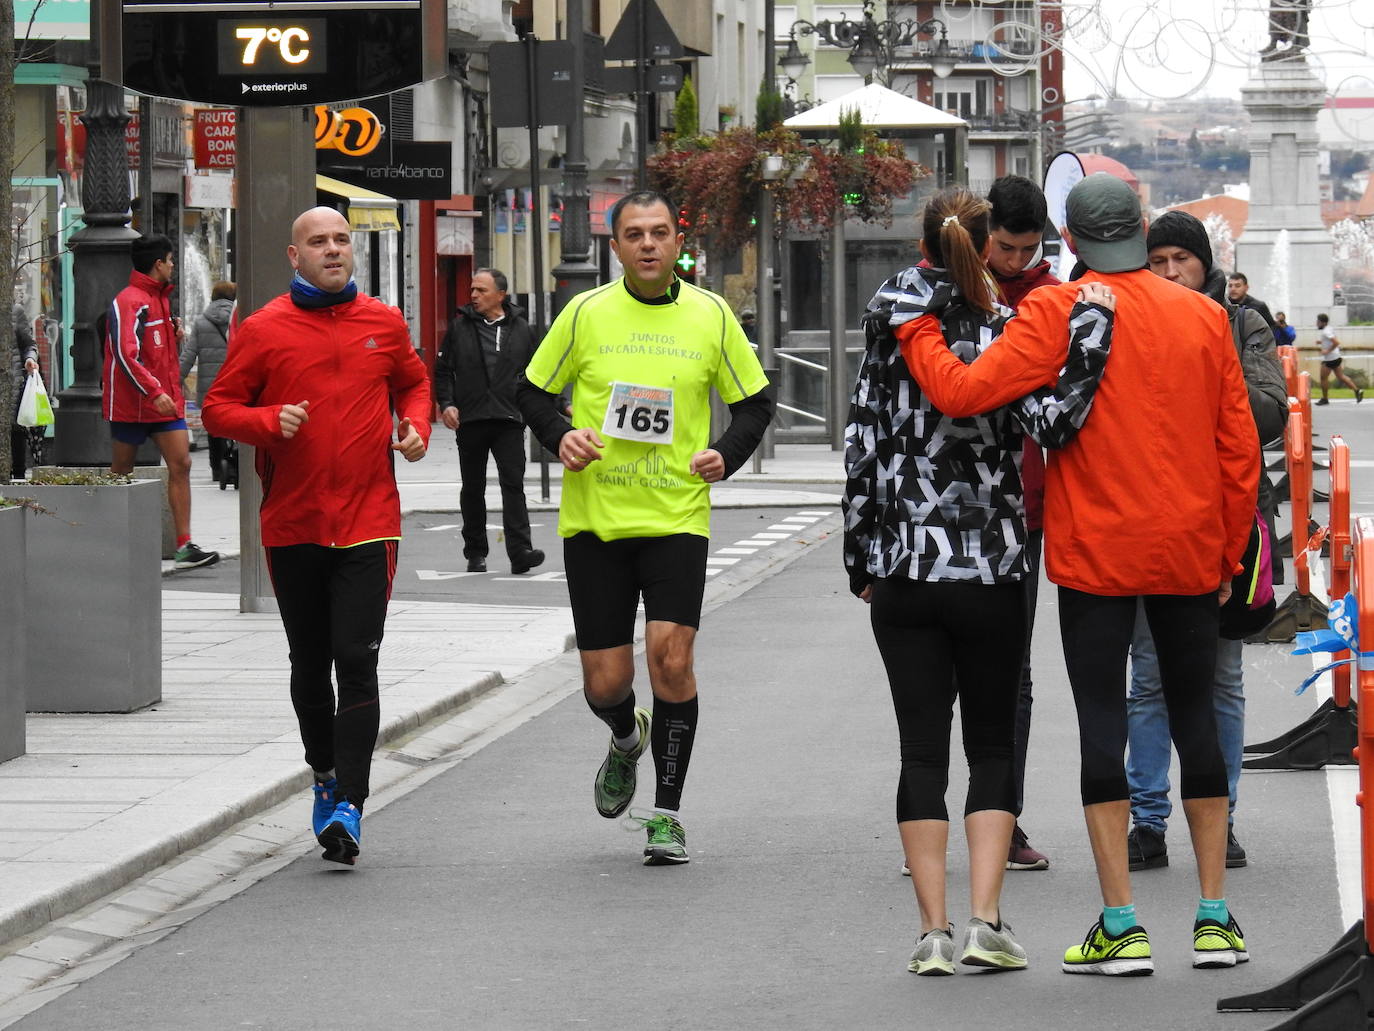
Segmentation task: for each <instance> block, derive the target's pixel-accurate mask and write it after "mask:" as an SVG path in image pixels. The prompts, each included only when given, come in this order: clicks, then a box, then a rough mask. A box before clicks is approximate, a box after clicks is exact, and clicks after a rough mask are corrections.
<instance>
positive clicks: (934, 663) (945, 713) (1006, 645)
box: [869, 577, 1025, 823]
mask: <svg viewBox="0 0 1374 1031" xmlns="http://www.w3.org/2000/svg"><path fill="white" fill-rule="evenodd" d="M869 611H870V618H871V620H872V624H873V637H874V640H875V641H876V642H877V645H878V651H879V653H880V654H881V655H882V658H883V665H884V666H885V667H886V669H887V679H888V685H889V687H890V688H891V690H892V705H893V708H894V710H895V711H896V714H897V735H898V738H899V740H900V743H901V756H902V771H901V776H900V779H899V780H898V783H897V822H899V823H901V822H904V821H907V820H948V819H949V814H948V811H947V810H946V808H945V789H946V788H947V787H948V786H949V736H950V729H951V726H952V723H953V719H954V700H955V698H956V697H958V698H959V700H960V702H959V718H960V722H961V724H962V728H963V738H964V756H965V758H966V759H967V760H968V768H969V787H968V796H967V798H966V800H965V802H964V813H965V815H967V814H968V813H974V812H979V811H981V810H984V809H999V810H1002V811H1004V812H1011V811H1012V807H1013V806H1014V805H1015V802H1016V798H1015V785H1014V783H1013V776H1012V750H1013V746H1012V739H1013V736H1014V733H1015V726H1016V697H1017V691H1018V685H1019V683H1020V670H1021V659H1022V655H1023V651H1024V643H1025V594H1024V589H1023V588H1022V586H1021V584H1019V583H1007V584H996V585H984V584H980V583H922V582H918V581H914V580H907V579H905V578H901V577H886V578H880V579H878V580H875V581H874V583H873V604H872V606H871V607H870V610H869Z"/></svg>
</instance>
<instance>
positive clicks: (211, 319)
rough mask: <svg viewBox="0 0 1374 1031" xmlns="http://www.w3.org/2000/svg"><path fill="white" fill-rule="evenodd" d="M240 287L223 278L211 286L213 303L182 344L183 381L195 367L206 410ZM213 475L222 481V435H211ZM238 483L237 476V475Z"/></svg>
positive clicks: (225, 351)
mask: <svg viewBox="0 0 1374 1031" xmlns="http://www.w3.org/2000/svg"><path fill="white" fill-rule="evenodd" d="M237 296H238V288H237V287H235V286H234V284H233V283H230V282H225V281H221V282H219V283H216V284H215V285H214V286H213V287H211V289H210V303H209V304H207V305H206V306H205V310H204V311H202V312H201V313H200V314H199V315H197V316H196V321H195V324H194V325H192V327H191V335H190V336H189V337H187V338H186V342H185V343H184V344H182V347H181V378H182V379H183V380H184V379H185V378H186V377H187V376H189V375H190V374H191V369H192V367H194V368H195V370H196V405H197V406H198V407H199V408H200V410H201V411H202V412H203V411H204V410H205V395H206V394H208V393H209V392H210V387H211V386H213V385H214V382H215V377H216V376H218V375H219V370H220V367H221V366H222V365H223V364H224V358H225V355H227V354H228V353H229V319H230V317H231V316H232V315H233V314H234V298H235V297H237ZM209 438H210V441H209V448H208V450H209V453H210V477H211V479H213V480H214V481H215V482H216V483H218V482H219V481H220V476H221V475H222V466H223V463H224V456H225V451H226V444H225V441H224V439H223V438H222V437H216V436H215V435H214V434H213V433H212V434H209ZM235 482H237V478H235Z"/></svg>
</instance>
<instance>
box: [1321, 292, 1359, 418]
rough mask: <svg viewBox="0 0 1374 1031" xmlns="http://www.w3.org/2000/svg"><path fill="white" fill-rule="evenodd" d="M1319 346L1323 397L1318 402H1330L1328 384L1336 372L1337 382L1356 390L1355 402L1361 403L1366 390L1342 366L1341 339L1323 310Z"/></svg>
mask: <svg viewBox="0 0 1374 1031" xmlns="http://www.w3.org/2000/svg"><path fill="white" fill-rule="evenodd" d="M1317 347H1318V348H1320V349H1321V353H1322V399H1321V400H1320V401H1318V402H1317V404H1319V405H1326V404H1330V403H1331V402H1330V401H1329V400H1328V399H1327V396H1326V394H1327V390H1328V387H1327V384H1328V383H1329V382H1330V381H1331V374H1332V373H1335V374H1336V382H1338V383H1340V384H1341V385H1342V386H1344V387H1349V388H1350V389H1351V390H1353V391H1354V392H1355V403H1356V404H1359V403H1360V402H1361V401H1363V400H1364V391H1363V390H1361V389H1360V388H1359V387H1357V386H1356V385H1355V381H1354V380H1353V379H1351V378H1350V377H1349V376H1347V375H1346V374H1345V371H1344V370H1343V369H1342V368H1341V366H1342V365H1343V364H1345V363H1344V361H1343V360H1342V358H1341V341H1340V339H1339V338H1338V337H1337V336H1336V334H1335V333H1334V332H1332V330H1331V319H1330V318H1329V317H1328V316H1327V315H1326V313H1325V312H1323V313H1322V314H1321V315H1318V316H1317Z"/></svg>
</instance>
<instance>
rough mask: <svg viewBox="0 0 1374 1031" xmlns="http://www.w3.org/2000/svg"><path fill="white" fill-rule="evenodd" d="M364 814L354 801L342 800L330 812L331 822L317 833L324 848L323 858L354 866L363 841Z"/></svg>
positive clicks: (317, 837)
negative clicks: (359, 845) (359, 810)
mask: <svg viewBox="0 0 1374 1031" xmlns="http://www.w3.org/2000/svg"><path fill="white" fill-rule="evenodd" d="M362 819H363V814H362V813H360V812H358V807H357V806H355V805H354V804H353V803H352V802H340V803H339V804H338V805H336V806H335V807H334V812H333V813H331V814H330V817H329V823H328V824H327V825H326V826H325V828H324V830H322V831H320V833H319V834H318V835H316V839H317V840H318V841H319V843H320V845H321V846H322V847H323V848H324V856H323V858H325V859H327V860H329V861H330V862H331V863H343V864H344V865H345V866H352V865H353V861H354V860H355V859H356V858H357V857H358V852H359V848H358V843H359V842H360V841H362V838H363V832H362V826H361V824H362Z"/></svg>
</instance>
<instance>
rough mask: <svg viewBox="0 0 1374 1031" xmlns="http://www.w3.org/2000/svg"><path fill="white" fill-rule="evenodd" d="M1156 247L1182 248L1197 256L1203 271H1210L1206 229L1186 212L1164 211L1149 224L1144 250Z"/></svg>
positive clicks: (1209, 248) (1210, 254) (1209, 243)
mask: <svg viewBox="0 0 1374 1031" xmlns="http://www.w3.org/2000/svg"><path fill="white" fill-rule="evenodd" d="M1156 247H1182V248H1183V249H1184V250H1185V251H1191V252H1192V253H1194V254H1196V255H1197V256H1198V260H1199V261H1201V262H1202V264H1203V266H1204V271H1207V272H1211V271H1212V243H1211V241H1210V240H1208V239H1207V229H1206V228H1205V227H1204V226H1203V224H1202V223H1201V222H1200V221H1198V219H1197V218H1196V217H1195V216H1193V215H1190V214H1188V212H1186V211H1166V212H1164V214H1162V215H1160V216H1159V217H1158V218H1157V219H1155V220H1154V221H1153V222H1151V223H1150V231H1149V232H1148V233H1147V234H1146V236H1145V248H1146V250H1151V251H1152V250H1154V249H1155V248H1156Z"/></svg>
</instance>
